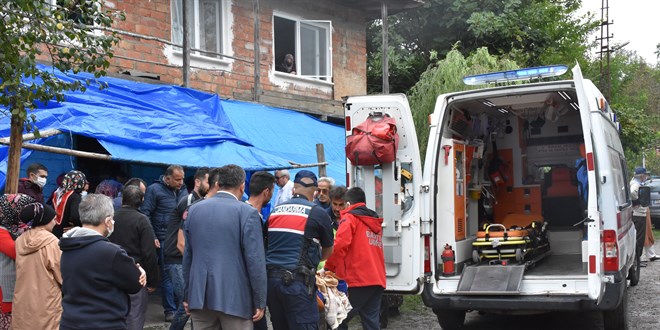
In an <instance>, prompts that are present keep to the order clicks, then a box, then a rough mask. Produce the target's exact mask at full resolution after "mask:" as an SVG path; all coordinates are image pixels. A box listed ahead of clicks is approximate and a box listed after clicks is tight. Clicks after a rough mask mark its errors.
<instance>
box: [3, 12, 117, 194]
mask: <svg viewBox="0 0 660 330" xmlns="http://www.w3.org/2000/svg"><path fill="white" fill-rule="evenodd" d="M50 3H51V2H50V1H44V0H0V20H1V21H2V23H3V24H0V105H2V106H1V107H0V111H2V112H3V113H4V114H5V115H7V116H11V144H10V147H9V161H8V165H7V184H6V188H5V192H7V193H12V192H16V190H17V184H18V182H17V179H18V172H19V168H20V152H21V145H22V134H23V131H24V129H27V131H35V133H36V134H37V135H38V130H37V127H36V126H35V125H34V124H35V116H34V114H30V112H31V111H33V110H34V109H35V108H36V107H37V106H38V105H39V104H40V103H41V104H47V103H48V102H49V101H51V100H56V101H57V102H62V101H64V94H63V92H64V91H74V90H82V91H84V90H85V85H86V84H85V83H82V82H80V81H78V80H71V81H62V80H59V79H57V78H56V77H55V76H54V72H52V71H44V70H39V69H38V68H37V63H38V61H44V62H46V63H49V64H52V66H53V70H56V69H57V70H60V71H62V72H68V71H73V72H74V73H78V72H89V73H93V74H94V76H95V77H96V78H98V77H101V76H104V75H105V74H106V71H105V69H107V68H108V67H109V65H110V63H109V58H110V57H112V52H111V49H112V47H113V46H114V45H115V44H117V43H118V42H119V38H118V37H117V35H116V34H115V33H107V32H106V33H103V32H100V30H98V29H95V27H98V28H101V29H102V28H106V27H110V26H111V25H112V22H113V20H115V19H122V20H123V19H124V14H123V13H121V12H118V11H115V10H112V9H108V8H104V7H103V5H104V3H105V1H103V0H84V1H81V0H58V1H57V2H56V3H57V5H51V4H50ZM25 78H31V79H32V81H39V83H25ZM87 84H89V82H87Z"/></svg>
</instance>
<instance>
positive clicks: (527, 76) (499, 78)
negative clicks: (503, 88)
mask: <svg viewBox="0 0 660 330" xmlns="http://www.w3.org/2000/svg"><path fill="white" fill-rule="evenodd" d="M566 71H568V66H566V65H550V66H538V67H533V68H526V69H518V70H510V71H500V72H491V73H484V74H478V75H474V76H467V77H464V78H463V83H464V84H466V85H472V86H474V85H485V84H496V83H504V82H512V81H520V80H531V79H542V78H548V77H557V76H561V75H563V74H564V73H566Z"/></svg>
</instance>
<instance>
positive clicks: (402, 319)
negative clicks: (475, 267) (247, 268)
mask: <svg viewBox="0 0 660 330" xmlns="http://www.w3.org/2000/svg"><path fill="white" fill-rule="evenodd" d="M656 251H660V240H658V242H657V243H656ZM159 300H160V299H159V297H157V296H151V297H150V304H149V310H148V315H147V324H145V329H168V328H169V323H165V322H163V321H162V318H163V316H162V308H161V307H160V304H159V302H160V301H159ZM400 310H401V312H400V314H399V315H396V316H392V317H390V319H389V325H388V327H387V329H393V330H399V329H424V330H435V329H441V328H440V325H438V321H437V319H436V317H435V314H433V312H432V311H431V309H429V308H427V307H425V306H424V304H423V303H422V299H421V297H419V296H407V297H405V300H404V304H403V306H401V309H400ZM628 319H629V329H631V330H657V329H660V260H658V261H655V262H649V263H648V266H647V267H644V268H642V278H641V280H640V282H639V285H637V286H635V287H629V288H628ZM349 328H350V329H351V330H357V329H361V328H362V327H361V326H360V321H359V318H358V317H356V318H355V319H354V320H353V321H352V322H351V324H350V327H349ZM186 329H190V324H188V325H187V326H186ZM464 329H466V330H477V329H489V330H490V329H492V330H498V329H501V330H527V329H539V330H541V329H548V330H555V329H580V330H601V329H603V319H602V314H601V313H600V312H589V313H586V312H585V313H568V312H553V313H545V314H535V315H501V314H490V313H488V314H480V313H479V312H470V313H468V314H467V315H466V318H465V326H464Z"/></svg>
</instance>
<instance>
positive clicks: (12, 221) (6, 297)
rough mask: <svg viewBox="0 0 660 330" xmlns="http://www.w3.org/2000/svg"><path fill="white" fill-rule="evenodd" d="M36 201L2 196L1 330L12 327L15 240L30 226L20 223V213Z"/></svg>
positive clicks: (0, 237)
mask: <svg viewBox="0 0 660 330" xmlns="http://www.w3.org/2000/svg"><path fill="white" fill-rule="evenodd" d="M33 202H34V199H32V197H30V196H28V195H24V194H8V195H0V291H2V295H1V296H2V301H0V330H7V329H9V328H10V325H11V316H12V307H13V303H12V301H13V298H14V286H15V284H16V262H15V260H16V245H15V242H14V240H15V239H16V237H18V236H19V235H20V234H21V233H22V232H23V231H25V230H27V229H28V228H29V226H28V225H27V224H25V223H21V222H20V221H19V217H18V212H20V210H21V209H22V208H23V207H24V206H25V205H28V204H30V203H33Z"/></svg>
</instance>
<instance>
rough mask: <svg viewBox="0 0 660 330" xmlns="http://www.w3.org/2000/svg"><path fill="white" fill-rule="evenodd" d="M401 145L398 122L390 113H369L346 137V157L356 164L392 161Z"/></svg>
mask: <svg viewBox="0 0 660 330" xmlns="http://www.w3.org/2000/svg"><path fill="white" fill-rule="evenodd" d="M398 146H399V134H397V129H396V122H395V120H394V118H392V117H390V116H389V115H387V114H385V115H369V117H368V118H367V120H365V121H364V122H363V123H361V124H360V125H357V126H355V127H354V128H353V130H352V131H351V135H350V136H348V137H347V138H346V157H347V158H348V159H349V160H350V161H351V164H353V165H354V166H357V165H376V164H384V163H391V162H393V161H394V160H395V159H396V151H397V148H398Z"/></svg>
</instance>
